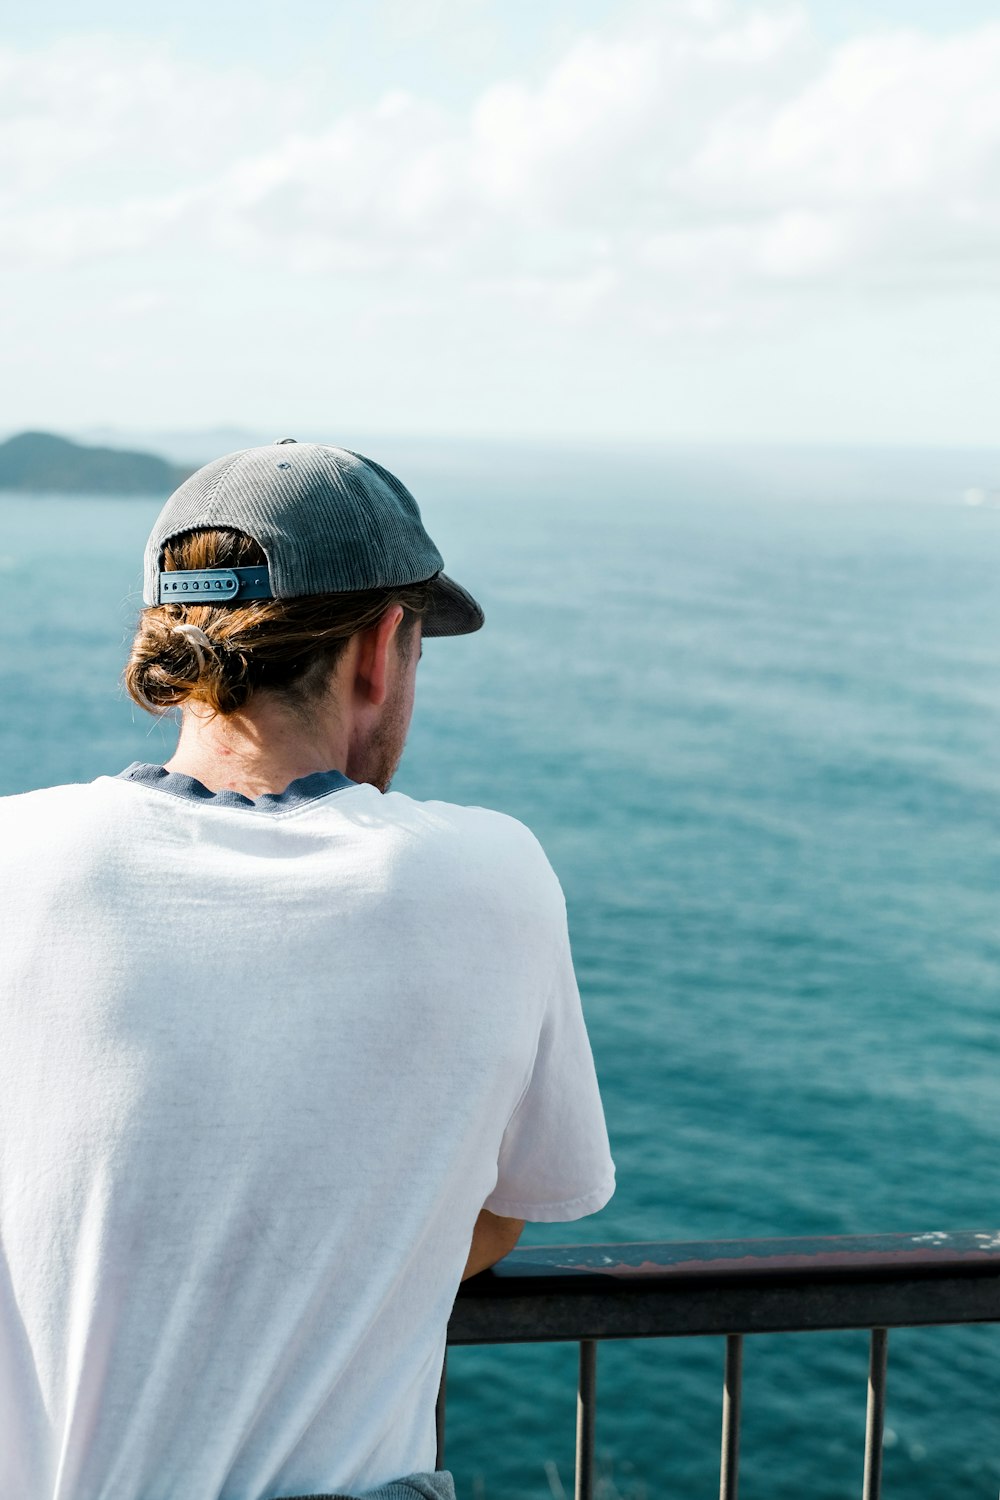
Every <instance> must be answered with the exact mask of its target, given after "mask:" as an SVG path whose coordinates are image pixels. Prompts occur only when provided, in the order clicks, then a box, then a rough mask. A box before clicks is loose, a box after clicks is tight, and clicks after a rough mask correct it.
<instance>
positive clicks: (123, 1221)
mask: <svg viewBox="0 0 1000 1500" xmlns="http://www.w3.org/2000/svg"><path fill="white" fill-rule="evenodd" d="M0 914H2V916H0V920H2V923H3V935H2V948H0V1500H178V1497H183V1500H265V1497H269V1496H279V1495H292V1494H309V1493H316V1492H322V1491H335V1490H343V1489H346V1490H363V1489H366V1488H369V1487H371V1486H374V1485H376V1484H379V1483H381V1482H383V1481H385V1480H388V1479H391V1478H395V1477H397V1476H399V1475H402V1474H405V1473H408V1472H412V1471H414V1470H419V1469H427V1468H432V1467H433V1465H434V1432H433V1416H434V1402H435V1396H436V1392H437V1385H438V1380H439V1376H440V1371H441V1360H442V1354H443V1346H444V1337H445V1329H446V1324H447V1320H448V1315H449V1312H450V1309H451V1304H452V1300H453V1298H454V1295H455V1290H456V1287H457V1285H458V1282H459V1278H460V1276H461V1273H462V1270H463V1267H464V1263H465V1258H466V1255H467V1252H468V1248H469V1241H470V1237H471V1234H472V1229H473V1225H474V1223H475V1220H476V1216H477V1214H478V1212H479V1210H480V1209H481V1208H482V1207H483V1205H484V1204H485V1205H486V1206H487V1207H488V1208H490V1209H492V1210H493V1211H494V1212H495V1213H498V1214H503V1215H507V1216H510V1217H514V1218H521V1219H534V1220H563V1219H576V1218H579V1217H581V1216H582V1215H584V1214H589V1213H593V1212H595V1211H596V1210H597V1209H599V1208H601V1207H602V1206H603V1205H604V1203H605V1202H606V1201H607V1200H608V1198H609V1197H610V1196H611V1193H612V1191H613V1184H614V1169H613V1166H612V1162H611V1158H610V1155H609V1152H608V1143H607V1135H606V1132H605V1127H604V1118H603V1113H602V1110H601V1104H600V1099H599V1095H598V1091H597V1084H596V1080H595V1077H594V1069H593V1063H592V1060H591V1054H590V1048H589V1045H588V1042H587V1035H586V1031H585V1029H584V1025H583V1020H582V1016H581V1012H580V1003H579V997H578V994H577V989H576V984H575V981H574V977H573V969H572V964H571V960H570V953H569V945H568V939H567V933H566V918H565V908H564V903H563V899H562V893H561V891H560V889H559V885H558V882H557V881H556V878H555V876H554V875H553V873H552V871H551V869H550V867H549V865H548V863H547V861H546V859H545V856H544V855H543V854H542V852H541V850H540V848H539V846H538V844H537V843H536V841H535V839H534V838H533V837H532V835H531V834H530V833H529V832H528V831H527V829H525V828H524V827H523V826H522V825H521V824H519V823H517V822H515V821H514V820H513V819H511V818H507V817H504V816H502V815H501V814H498V813H494V812H486V811H483V810H482V809H479V808H462V807H454V806H450V805H448V804H445V803H438V802H423V803H421V802H415V801H412V800H411V799H410V798H408V797H405V796H401V795H399V794H397V793H390V794H388V795H382V794H381V793H379V792H378V791H376V790H375V789H374V788H372V787H370V786H357V785H355V784H354V783H352V782H349V781H347V780H346V778H344V777H342V776H340V775H339V774H338V773H336V772H330V773H324V774H320V775H317V776H310V777H305V778H303V779H302V780H300V781H297V782H293V784H292V786H291V787H290V788H289V789H288V790H287V791H286V792H285V793H282V794H281V796H280V797H263V798H260V799H258V800H257V802H251V801H249V800H248V799H246V798H243V797H240V796H238V795H237V794H236V793H232V792H223V793H219V794H217V795H215V796H213V795H212V794H211V793H209V792H207V791H206V789H205V788H204V787H202V786H200V784H199V783H197V782H194V781H191V780H190V779H189V778H187V777H183V776H177V775H173V774H170V773H167V772H165V771H164V770H163V769H162V767H141V766H138V767H131V768H130V770H129V771H128V772H125V773H123V775H122V777H115V778H112V777H101V778H100V779H99V780H97V781H96V782H93V783H92V784H90V785H80V786H63V787H54V788H52V789H51V790H47V791H41V792H31V793H28V794H26V795H24V796H20V797H9V798H5V799H2V800H0Z"/></svg>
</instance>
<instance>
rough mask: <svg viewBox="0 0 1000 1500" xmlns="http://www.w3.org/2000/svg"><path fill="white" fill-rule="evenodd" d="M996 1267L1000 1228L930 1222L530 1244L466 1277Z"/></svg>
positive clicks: (737, 1275)
mask: <svg viewBox="0 0 1000 1500" xmlns="http://www.w3.org/2000/svg"><path fill="white" fill-rule="evenodd" d="M997 1270H1000V1230H996V1229H991V1230H957V1231H948V1232H946V1231H944V1230H930V1231H925V1232H923V1233H921V1234H876V1235H827V1236H825V1237H821V1238H820V1237H814V1238H804V1239H762V1240H701V1241H690V1242H686V1243H685V1242H680V1241H678V1242H673V1241H661V1240H648V1241H647V1240H641V1241H636V1242H634V1243H629V1244H622V1245H551V1246H545V1245H537V1246H530V1245H529V1246H525V1247H523V1248H520V1249H517V1250H513V1251H511V1253H510V1255H508V1256H507V1257H506V1258H505V1259H504V1260H502V1261H500V1262H499V1264H498V1265H496V1266H495V1267H494V1268H493V1275H492V1277H482V1278H477V1280H476V1281H474V1282H472V1283H471V1286H470V1288H469V1289H468V1290H469V1291H471V1294H472V1295H480V1294H482V1295H485V1296H494V1297H497V1296H503V1295H504V1293H505V1291H506V1290H507V1287H508V1285H510V1286H511V1287H512V1289H514V1290H516V1292H517V1294H518V1295H521V1294H522V1293H524V1292H527V1291H528V1287H527V1286H526V1283H529V1282H534V1281H538V1282H541V1283H546V1284H547V1286H546V1285H542V1286H539V1288H538V1291H539V1293H540V1294H544V1293H545V1292H546V1290H551V1284H552V1282H553V1281H565V1282H571V1281H574V1280H578V1279H579V1278H580V1277H594V1276H599V1277H613V1278H614V1279H615V1281H617V1282H619V1283H621V1284H623V1285H624V1284H629V1283H634V1284H640V1283H641V1284H643V1285H649V1284H650V1283H652V1282H657V1281H676V1280H678V1279H683V1280H685V1281H688V1280H690V1281H704V1280H709V1281H719V1280H724V1279H740V1280H742V1279H744V1278H746V1277H751V1278H753V1279H754V1280H756V1279H758V1278H766V1277H769V1276H780V1277H782V1278H785V1277H787V1276H793V1275H796V1274H801V1275H802V1276H804V1277H814V1276H816V1275H817V1274H818V1273H821V1272H822V1273H824V1274H827V1275H828V1274H831V1273H834V1274H835V1273H837V1272H842V1273H843V1274H844V1275H859V1274H861V1275H871V1274H872V1273H873V1272H879V1271H884V1272H886V1274H887V1275H889V1276H893V1275H897V1274H899V1273H900V1272H903V1273H906V1274H912V1273H916V1274H920V1273H921V1272H923V1273H926V1274H927V1275H929V1276H941V1275H953V1274H955V1273H956V1272H963V1271H964V1272H966V1273H968V1274H972V1275H975V1274H978V1273H985V1274H987V1275H988V1274H989V1273H990V1272H991V1271H997Z"/></svg>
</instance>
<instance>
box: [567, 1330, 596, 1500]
mask: <svg viewBox="0 0 1000 1500" xmlns="http://www.w3.org/2000/svg"><path fill="white" fill-rule="evenodd" d="M596 1435H597V1344H596V1342H595V1341H594V1340H593V1339H581V1340H580V1384H579V1387H578V1389H577V1396H576V1482H575V1484H574V1488H573V1495H574V1500H593V1495H594V1444H595V1439H596Z"/></svg>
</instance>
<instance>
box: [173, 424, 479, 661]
mask: <svg viewBox="0 0 1000 1500" xmlns="http://www.w3.org/2000/svg"><path fill="white" fill-rule="evenodd" d="M211 527H232V528H233V529H235V530H237V531H242V532H245V533H246V534H247V535H248V536H251V537H253V539H254V541H256V542H258V543H259V544H260V546H261V547H262V548H263V550H264V554H265V556H266V558H267V573H266V576H265V575H264V572H263V569H260V568H230V569H207V570H201V571H199V572H190V573H181V572H170V573H165V572H162V571H161V570H162V568H163V549H164V546H165V545H166V543H167V542H168V541H170V540H171V538H172V537H175V536H179V535H180V534H181V532H184V531H197V530H203V529H207V528H211ZM442 566H443V559H442V557H441V554H440V552H439V551H438V550H437V548H436V547H435V545H434V543H433V542H432V541H431V539H430V537H429V536H428V535H427V532H426V531H425V530H424V527H423V523H422V521H421V519H420V511H419V510H418V509H417V502H416V501H415V500H414V498H413V496H412V495H411V494H410V492H409V490H408V489H407V488H406V486H405V485H403V484H401V483H400V482H399V480H398V479H397V478H396V477H395V475H393V474H390V473H389V471H388V469H383V468H382V467H381V465H379V464H376V463H373V462H372V460H371V459H370V458H363V457H362V456H361V454H359V453H351V452H350V451H349V450H348V449H346V448H332V447H328V446H327V445H326V444H324V443H297V442H295V440H294V439H292V438H282V439H280V440H279V441H278V442H277V443H272V444H269V445H268V446H267V447H264V448H244V449H243V450H242V451H241V452H239V453H229V454H227V455H226V456H225V457H224V458H217V459H215V460H213V462H212V463H210V464H206V465H205V467H204V468H202V469H199V470H198V471H197V473H195V474H192V475H191V476H190V478H189V479H185V481H184V483H183V484H182V485H181V486H180V487H179V488H178V489H176V490H175V491H174V493H173V494H172V495H171V497H170V499H169V500H168V501H167V503H166V505H165V506H164V507H163V510H162V511H161V512H160V514H159V516H158V517H157V520H156V524H155V525H154V527H153V530H152V532H151V533H150V537H149V541H148V542H147V544H146V558H145V579H144V586H143V599H144V601H145V602H146V604H148V605H154V604H161V603H166V602H167V601H168V600H169V601H171V602H176V603H180V602H184V603H187V604H195V603H206V604H207V603H208V602H209V597H208V595H210V597H211V603H213V604H216V603H223V602H232V603H234V604H239V603H242V602H244V601H245V600H248V599H254V598H256V599H262V598H263V599H267V598H274V599H296V598H301V597H302V596H303V595H307V594H327V593H333V594H341V593H355V592H357V591H358V590H360V589H374V588H396V587H404V586H406V585H407V584H411V583H427V582H430V583H431V590H430V593H431V598H430V602H429V606H428V608H427V610H426V612H425V613H424V614H423V615H422V617H421V620H422V633H423V634H424V635H428V636H429V635H467V634H469V632H470V631H473V630H478V629H479V627H480V626H481V625H482V623H483V612H482V610H481V609H480V607H479V605H478V604H477V603H476V601H475V599H473V597H472V595H471V594H469V593H466V591H465V589H463V588H462V587H461V586H460V585H459V584H457V583H455V582H454V580H453V579H451V578H448V577H446V576H445V574H444V573H442V571H441V569H442Z"/></svg>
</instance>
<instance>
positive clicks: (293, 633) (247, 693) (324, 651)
mask: <svg viewBox="0 0 1000 1500" xmlns="http://www.w3.org/2000/svg"><path fill="white" fill-rule="evenodd" d="M266 563H267V558H266V557H265V555H264V552H263V549H262V548H261V547H260V545H259V544H258V543H257V542H255V541H254V540H253V539H252V538H251V537H248V536H246V535H245V534H244V533H243V532H241V531H231V530H228V529H218V530H200V531H186V532H184V533H183V534H182V535H180V536H176V537H173V538H172V539H171V540H170V541H169V542H168V543H167V544H166V546H165V547H164V551H163V568H164V570H165V571H166V572H175V571H186V570H188V569H192V568H246V567H259V566H261V565H266ZM393 604H401V605H402V606H403V608H404V610H405V611H406V615H405V617H404V626H406V628H405V629H403V633H402V635H401V637H400V639H401V642H403V643H405V642H406V641H407V640H408V639H409V634H410V627H411V626H412V622H413V620H414V619H415V618H416V616H418V615H419V614H420V613H421V612H422V611H423V610H424V609H425V608H426V604H427V590H426V586H425V585H423V584H419V583H418V584H411V585H410V586H409V587H407V588H383V589H366V590H364V591H362V592H359V593H351V594H311V595H308V596H306V597H305V598H301V599H257V600H252V601H250V602H248V603H247V604H244V605H225V604H173V603H171V604H158V605H154V606H152V607H151V608H150V609H144V610H143V612H142V614H141V615H140V617H139V625H138V629H137V630H136V634H135V639H134V641H133V642H132V651H131V655H130V656H129V660H128V665H127V666H126V668H125V673H124V681H125V687H126V690H127V691H128V693H129V696H130V697H131V698H133V699H134V700H135V702H136V703H138V704H139V706H140V707H141V708H145V709H148V710H149V712H150V713H161V712H163V710H165V709H168V708H176V707H177V706H178V705H179V704H182V703H189V702H193V703H203V704H205V705H206V706H207V707H208V708H210V709H212V710H213V711H214V712H215V713H219V714H232V713H235V712H236V711H237V710H238V709H241V708H243V707H244V706H245V705H246V703H247V702H248V701H249V699H250V697H251V696H252V694H253V693H255V692H257V691H259V690H260V689H264V688H266V689H268V690H272V689H273V690H275V691H278V692H282V693H284V694H285V695H287V696H288V697H289V699H290V700H291V701H292V702H293V703H294V704H297V705H299V706H302V707H305V706H306V705H307V704H308V702H309V700H310V699H311V698H312V697H314V696H315V695H316V694H317V693H318V692H319V691H320V690H321V689H322V687H323V685H324V684H325V681H326V679H327V675H328V672H329V669H330V668H331V667H332V666H333V665H334V664H335V663H336V661H337V659H338V657H339V656H340V654H341V652H342V651H343V650H344V647H345V646H346V645H347V642H348V641H349V640H350V638H351V636H353V635H356V634H357V632H358V631H359V630H366V629H368V628H369V627H370V626H372V625H374V624H376V623H377V621H378V620H379V619H380V618H381V617H382V615H383V614H384V613H385V611H386V610H387V609H388V608H389V607H390V606H391V605H393ZM178 625H194V626H197V627H198V629H199V630H200V631H204V633H205V635H206V636H207V637H208V640H209V642H210V645H209V646H208V647H205V646H204V645H203V644H199V643H198V642H197V638H195V640H192V639H191V638H190V637H189V636H188V635H185V634H184V633H183V632H182V631H179V630H177V629H176V627H177V626H178ZM401 629H402V627H401Z"/></svg>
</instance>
